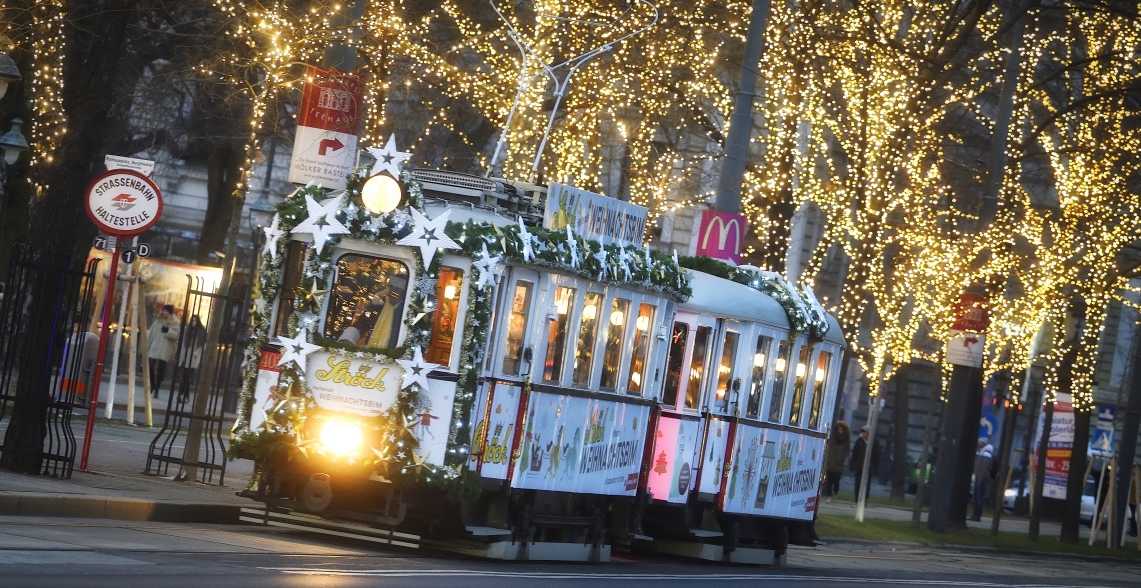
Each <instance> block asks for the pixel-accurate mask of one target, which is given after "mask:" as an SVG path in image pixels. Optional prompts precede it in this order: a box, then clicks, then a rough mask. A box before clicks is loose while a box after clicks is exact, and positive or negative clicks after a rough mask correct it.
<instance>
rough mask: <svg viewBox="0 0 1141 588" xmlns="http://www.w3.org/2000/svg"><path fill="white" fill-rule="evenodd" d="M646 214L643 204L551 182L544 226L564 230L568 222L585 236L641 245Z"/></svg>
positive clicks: (602, 240)
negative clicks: (639, 204)
mask: <svg viewBox="0 0 1141 588" xmlns="http://www.w3.org/2000/svg"><path fill="white" fill-rule="evenodd" d="M646 214H647V212H646V207H644V206H638V205H637V204H631V203H629V202H626V201H624V200H618V199H617V198H609V197H606V196H603V195H601V194H595V193H594V192H587V191H586V190H582V189H579V188H572V187H571V186H564V185H563V184H557V183H552V184H551V185H550V186H549V187H548V188H547V206H546V209H545V211H544V214H543V227H544V228H547V229H551V230H552V231H565V230H566V228H567V226H568V225H569V226H570V227H571V228H572V229H574V232H575V233H576V234H578V235H579V236H581V237H584V238H586V239H593V240H596V241H601V242H602V243H615V244H623V245H636V246H639V247H640V246H641V245H642V234H643V233H644V231H645V230H646Z"/></svg>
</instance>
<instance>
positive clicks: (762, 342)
mask: <svg viewBox="0 0 1141 588" xmlns="http://www.w3.org/2000/svg"><path fill="white" fill-rule="evenodd" d="M772 346H773V338H772V337H769V336H767V335H760V336H759V337H757V350H756V352H755V353H753V386H752V388H750V389H749V402H748V404H746V406H745V416H747V417H749V418H753V419H755V418H757V417H758V415H759V414H760V412H761V396H762V395H763V394H764V393H765V368H767V367H768V361H769V349H771V348H772Z"/></svg>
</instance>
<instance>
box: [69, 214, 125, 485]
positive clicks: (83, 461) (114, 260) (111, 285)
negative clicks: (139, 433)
mask: <svg viewBox="0 0 1141 588" xmlns="http://www.w3.org/2000/svg"><path fill="white" fill-rule="evenodd" d="M117 241H118V239H117V238H116V237H115V236H113V235H112V236H110V237H107V244H108V246H109V247H108V249H110V250H111V275H110V277H108V278H107V298H106V300H104V301H103V324H102V325H101V326H100V327H99V350H98V351H96V355H95V381H94V382H93V383H92V384H91V398H89V399H88V405H87V426H86V428H85V429H84V432H83V453H82V455H81V456H80V458H79V471H81V472H86V471H87V457H88V456H89V455H90V453H91V434H92V433H93V432H94V430H95V410H96V407H97V406H98V403H99V385H100V384H102V382H103V356H104V355H105V354H106V353H107V338H108V331H110V329H109V327H110V326H111V325H110V323H111V307H112V306H113V302H114V301H115V282H116V279H115V278H116V277H117V276H118V274H119V256H118V255H116V254H115V253H116V252H115V247H116V246H117V245H118V243H117Z"/></svg>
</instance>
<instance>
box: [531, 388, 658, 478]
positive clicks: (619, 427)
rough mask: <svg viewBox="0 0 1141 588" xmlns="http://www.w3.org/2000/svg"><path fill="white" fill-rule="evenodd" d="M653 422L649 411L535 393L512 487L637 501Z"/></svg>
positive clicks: (590, 399)
mask: <svg viewBox="0 0 1141 588" xmlns="http://www.w3.org/2000/svg"><path fill="white" fill-rule="evenodd" d="M649 417H650V407H648V406H643V405H636V404H627V403H624V402H618V401H613V400H599V399H594V398H582V397H578V396H567V395H560V394H550V393H545V392H532V393H531V398H530V401H529V402H528V407H527V424H526V430H525V431H524V434H523V441H522V444H523V445H522V451H521V452H520V455H519V461H518V462H517V464H516V466H515V473H514V475H513V476H512V479H511V486H512V487H513V488H524V489H530V490H553V491H557V492H579V493H584V494H604V495H609V496H633V495H634V494H635V493H636V492H637V490H638V476H639V474H640V472H641V468H642V453H643V451H642V450H643V447H644V445H645V440H646V427H648V426H649V423H648V422H647V421H648V419H649Z"/></svg>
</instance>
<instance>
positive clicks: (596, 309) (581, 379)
mask: <svg viewBox="0 0 1141 588" xmlns="http://www.w3.org/2000/svg"><path fill="white" fill-rule="evenodd" d="M601 312H602V294H599V293H598V292H587V293H586V302H585V303H584V304H583V306H582V320H581V321H580V322H579V327H578V341H576V342H575V351H574V369H573V370H572V371H571V383H572V384H574V385H575V386H580V387H584V388H585V387H587V386H589V385H590V372H591V370H590V368H591V366H592V365H593V362H592V361H591V360H592V359H594V341H595V334H596V333H597V332H598V315H599V314H600V313H601Z"/></svg>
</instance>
